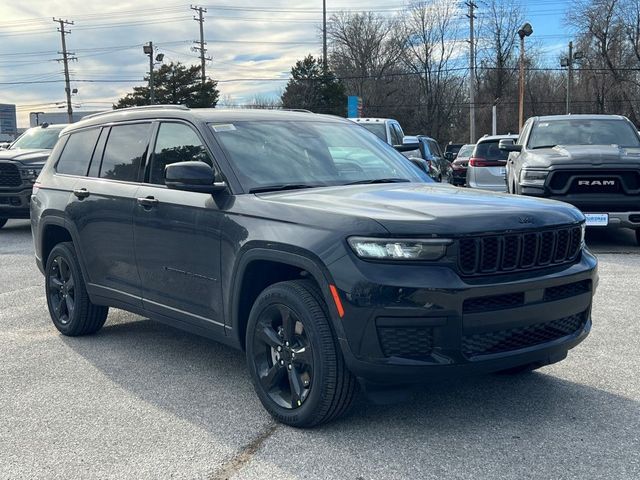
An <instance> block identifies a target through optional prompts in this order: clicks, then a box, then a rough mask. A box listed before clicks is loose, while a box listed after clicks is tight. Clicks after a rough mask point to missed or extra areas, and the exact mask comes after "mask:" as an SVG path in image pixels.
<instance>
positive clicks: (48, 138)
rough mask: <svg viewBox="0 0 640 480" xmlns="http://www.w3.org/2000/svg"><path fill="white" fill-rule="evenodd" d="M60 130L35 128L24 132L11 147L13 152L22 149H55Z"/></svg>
mask: <svg viewBox="0 0 640 480" xmlns="http://www.w3.org/2000/svg"><path fill="white" fill-rule="evenodd" d="M60 131H61V129H60V128H50V127H49V128H42V127H34V128H30V129H29V130H27V131H26V132H24V133H23V134H22V135H20V137H18V139H17V140H16V141H15V142H13V144H12V145H11V150H17V149H18V148H20V149H27V148H33V149H40V148H43V149H47V150H51V149H53V146H54V145H55V144H56V142H57V141H58V135H60Z"/></svg>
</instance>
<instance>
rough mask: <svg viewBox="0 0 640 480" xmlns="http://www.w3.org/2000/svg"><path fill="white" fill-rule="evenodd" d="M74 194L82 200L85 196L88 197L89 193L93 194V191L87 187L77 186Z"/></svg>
mask: <svg viewBox="0 0 640 480" xmlns="http://www.w3.org/2000/svg"><path fill="white" fill-rule="evenodd" d="M73 194H74V195H75V196H76V197H78V198H79V199H80V200H82V199H83V198H87V197H88V196H89V195H91V192H89V190H87V189H86V188H76V189H75V190H74V191H73Z"/></svg>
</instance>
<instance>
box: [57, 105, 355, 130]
mask: <svg viewBox="0 0 640 480" xmlns="http://www.w3.org/2000/svg"><path fill="white" fill-rule="evenodd" d="M156 118H173V119H182V120H191V121H193V120H197V121H202V122H236V121H269V120H271V121H275V120H281V121H296V122H303V121H320V120H321V121H323V122H327V121H328V122H344V123H346V122H347V121H346V120H345V119H344V118H341V117H336V116H333V115H319V114H314V113H306V112H299V111H297V112H294V111H289V110H262V109H232V110H224V109H219V108H187V107H185V106H182V105H149V106H147V107H133V108H123V109H120V110H109V111H105V112H103V113H98V114H93V115H89V116H87V117H85V118H83V119H82V120H80V121H79V122H76V123H74V124H72V125H70V126H69V127H68V128H66V129H65V131H64V132H65V133H66V132H70V131H73V130H77V129H80V128H85V127H91V126H96V125H103V124H105V123H112V122H126V121H132V120H153V119H156Z"/></svg>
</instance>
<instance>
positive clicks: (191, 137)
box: [134, 122, 224, 335]
mask: <svg viewBox="0 0 640 480" xmlns="http://www.w3.org/2000/svg"><path fill="white" fill-rule="evenodd" d="M211 158H212V157H211V155H210V154H209V153H208V151H207V148H206V147H205V146H204V142H203V141H202V139H201V138H200V136H199V134H198V133H197V132H196V130H195V129H194V128H193V127H192V126H191V125H188V124H186V123H181V122H163V123H160V125H159V128H158V133H157V137H156V141H155V146H154V148H153V153H152V156H151V159H150V163H149V165H148V167H147V172H146V183H145V184H144V185H143V186H142V187H141V188H140V189H139V190H138V192H137V194H136V195H137V200H136V205H135V213H134V237H135V250H136V258H137V261H138V272H139V274H140V280H141V285H142V295H143V303H144V306H145V309H147V310H148V311H151V312H156V313H159V314H161V315H163V316H166V317H169V318H172V319H174V320H178V321H181V322H188V323H191V324H194V325H196V326H199V327H203V328H207V329H214V330H215V331H216V332H217V333H219V334H222V335H223V334H224V320H223V312H222V302H221V292H220V288H221V287H220V231H219V227H220V220H221V215H220V212H219V210H218V207H217V205H216V202H215V199H214V197H213V196H212V195H211V194H207V193H199V192H185V191H179V190H170V189H168V188H167V187H166V186H165V184H164V169H165V167H166V166H167V165H169V164H170V163H175V162H182V161H193V160H199V161H202V162H206V163H208V164H209V165H212V159H211Z"/></svg>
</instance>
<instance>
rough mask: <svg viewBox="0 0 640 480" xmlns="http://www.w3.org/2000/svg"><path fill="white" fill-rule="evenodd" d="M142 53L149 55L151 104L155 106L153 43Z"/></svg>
mask: <svg viewBox="0 0 640 480" xmlns="http://www.w3.org/2000/svg"><path fill="white" fill-rule="evenodd" d="M142 51H143V52H144V53H146V54H147V55H149V103H150V104H151V105H153V104H154V103H155V102H156V92H155V86H154V84H153V83H154V82H153V42H149V43H148V44H147V45H144V46H143V47H142Z"/></svg>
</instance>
